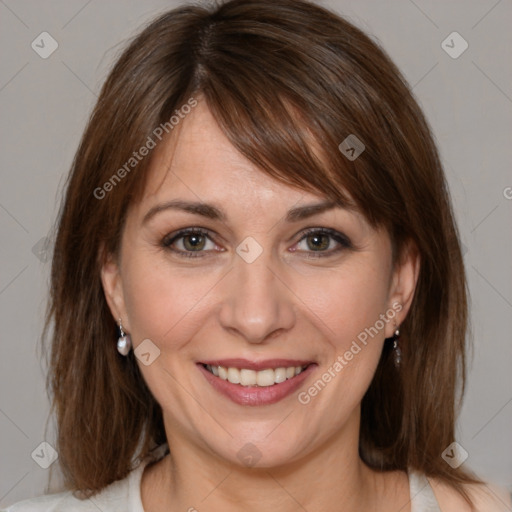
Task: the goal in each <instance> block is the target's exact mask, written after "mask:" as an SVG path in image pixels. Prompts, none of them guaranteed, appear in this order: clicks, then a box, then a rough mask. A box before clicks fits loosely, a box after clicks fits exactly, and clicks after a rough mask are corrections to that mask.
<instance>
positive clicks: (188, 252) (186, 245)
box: [162, 228, 217, 258]
mask: <svg viewBox="0 0 512 512" xmlns="http://www.w3.org/2000/svg"><path fill="white" fill-rule="evenodd" d="M208 242H210V244H211V245H210V247H208ZM174 245H176V247H174ZM162 246H163V247H165V248H166V249H169V250H171V251H173V252H175V253H177V254H178V255H179V256H184V257H186V258H197V257H201V256H202V254H201V253H203V252H205V251H206V250H212V249H215V248H216V247H217V246H216V244H215V243H214V242H213V241H212V239H211V238H210V232H209V231H207V230H205V229H202V228H187V229H182V230H180V231H178V232H177V233H175V234H172V235H169V236H167V237H165V238H164V239H163V240H162ZM194 253H197V254H194Z"/></svg>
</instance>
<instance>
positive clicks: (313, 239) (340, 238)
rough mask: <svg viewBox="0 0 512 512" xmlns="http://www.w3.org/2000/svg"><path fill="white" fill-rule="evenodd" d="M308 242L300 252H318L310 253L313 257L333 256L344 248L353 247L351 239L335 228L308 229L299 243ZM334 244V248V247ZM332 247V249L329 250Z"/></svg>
mask: <svg viewBox="0 0 512 512" xmlns="http://www.w3.org/2000/svg"><path fill="white" fill-rule="evenodd" d="M304 241H305V242H306V244H305V245H306V247H305V249H301V250H300V252H303V251H304V252H306V253H318V254H310V256H311V257H324V256H331V255H333V254H335V253H338V252H340V251H342V250H343V249H349V248H351V247H352V243H351V242H350V240H349V239H348V238H347V237H346V236H345V235H344V234H342V233H339V232H338V231H335V230H333V229H327V228H313V229H310V230H308V231H307V232H306V233H305V234H304V236H303V237H302V238H301V239H300V240H299V242H298V244H300V243H302V242H304ZM333 246H334V248H332V247H333ZM330 247H331V249H330V250H328V249H329V248H330Z"/></svg>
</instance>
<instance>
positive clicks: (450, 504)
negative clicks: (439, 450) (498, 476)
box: [428, 477, 512, 512]
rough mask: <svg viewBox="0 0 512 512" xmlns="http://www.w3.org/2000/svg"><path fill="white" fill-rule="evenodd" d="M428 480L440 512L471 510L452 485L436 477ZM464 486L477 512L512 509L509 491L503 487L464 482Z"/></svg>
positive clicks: (507, 510)
mask: <svg viewBox="0 0 512 512" xmlns="http://www.w3.org/2000/svg"><path fill="white" fill-rule="evenodd" d="M428 481H429V482H430V485H431V487H432V489H433V491H434V494H435V495H436V498H437V501H438V503H439V507H440V509H441V510H442V512H452V511H454V512H455V511H456V512H471V509H470V507H469V505H468V504H467V503H466V501H465V500H464V498H463V497H462V496H461V495H460V494H459V493H458V492H457V491H455V489H453V487H451V486H450V485H448V484H447V483H445V482H443V481H442V480H440V479H438V478H433V477H429V478H428ZM464 488H465V489H466V491H467V492H468V494H469V495H470V497H471V498H472V499H473V503H474V505H475V510H476V511H477V512H509V511H510V510H511V509H512V500H511V495H510V492H509V491H508V490H507V489H506V488H504V487H501V486H498V485H495V484H492V483H486V484H485V485H476V484H466V485H464Z"/></svg>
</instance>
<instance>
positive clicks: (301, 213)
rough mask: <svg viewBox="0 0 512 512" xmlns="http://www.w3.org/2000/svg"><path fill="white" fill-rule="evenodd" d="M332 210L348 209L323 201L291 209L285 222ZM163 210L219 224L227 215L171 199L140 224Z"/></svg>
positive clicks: (339, 204)
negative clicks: (203, 218)
mask: <svg viewBox="0 0 512 512" xmlns="http://www.w3.org/2000/svg"><path fill="white" fill-rule="evenodd" d="M333 208H343V209H350V208H349V207H348V206H347V205H345V204H344V203H342V202H340V201H338V202H336V201H323V202H321V203H314V204H308V205H304V206H298V207H296V208H292V209H291V210H289V211H288V212H287V214H286V217H285V221H286V222H297V221H300V220H303V219H307V218H309V217H312V216H313V215H318V214H320V213H323V212H325V211H327V210H332V209H333ZM165 210H179V211H184V212H188V213H193V214H195V215H201V216H202V217H206V218H208V219H212V220H219V221H221V222H226V221H227V215H226V214H225V213H224V212H223V211H222V210H221V209H220V208H218V207H216V206H214V205H213V204H208V203H202V202H198V201H184V200H182V199H173V200H172V201H167V202H165V203H162V204H159V205H156V206H153V207H152V208H151V209H150V210H149V211H148V212H147V213H146V215H144V218H143V219H142V224H146V223H147V222H149V220H150V219H151V218H153V217H154V216H155V215H157V214H158V213H160V212H162V211H165Z"/></svg>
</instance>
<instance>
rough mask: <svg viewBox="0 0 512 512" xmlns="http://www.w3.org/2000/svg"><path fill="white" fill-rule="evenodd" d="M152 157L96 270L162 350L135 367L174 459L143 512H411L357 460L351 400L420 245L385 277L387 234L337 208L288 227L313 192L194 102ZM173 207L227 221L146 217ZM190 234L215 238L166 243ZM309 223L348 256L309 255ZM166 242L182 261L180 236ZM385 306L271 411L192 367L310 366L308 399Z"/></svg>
mask: <svg viewBox="0 0 512 512" xmlns="http://www.w3.org/2000/svg"><path fill="white" fill-rule="evenodd" d="M155 151H156V153H155V155H154V156H155V158H154V160H153V162H152V167H151V170H150V176H149V180H148V183H147V187H146V190H145V193H144V197H143V199H142V201H141V202H140V203H139V204H136V205H132V206H131V208H130V210H129V213H128V217H127V222H126V224H125V228H124V231H123V235H122V241H121V257H120V260H119V261H116V260H115V259H110V260H109V261H107V262H106V263H105V265H104V267H103V270H102V282H103V286H104V290H105V295H106V298H107V301H108V304H109V306H110V309H111V311H112V315H113V316H114V318H115V319H116V321H117V320H118V319H119V318H121V319H122V323H123V328H124V330H125V332H128V333H130V334H131V337H132V343H133V346H134V347H135V348H136V347H137V346H138V345H139V344H140V343H141V342H142V341H143V340H145V339H147V338H149V339H150V340H151V341H152V342H153V343H154V344H155V345H156V346H158V348H159V350H160V356H159V357H158V358H157V359H155V361H154V362H153V363H152V364H150V365H148V366H145V365H143V364H142V363H141V362H140V361H138V364H139V366H140V369H141V372H142V374H143V376H144V378H145V380H146V382H147V384H148V386H149V388H150V390H151V392H152V393H153V395H154V396H155V398H156V400H157V401H158V402H159V403H160V404H161V406H162V410H163V415H164V423H165V430H166V435H167V439H168V443H169V447H170V452H171V454H170V455H168V456H166V457H165V458H164V459H162V460H161V461H160V462H158V463H156V464H153V465H151V466H149V467H148V468H146V470H145V472H144V475H143V479H142V488H141V493H142V501H143V505H144V508H145V510H146V511H151V512H156V511H160V510H162V511H163V510H166V511H171V512H173V511H178V510H180V511H184V510H189V509H190V508H191V507H195V508H196V509H197V510H201V512H207V511H218V510H223V511H226V512H230V511H235V510H237V511H238V510H241V509H243V510H246V511H256V510H257V511H258V512H259V511H260V510H280V511H283V512H287V511H290V512H291V511H294V512H295V511H296V510H299V509H301V508H300V506H299V505H298V504H301V505H302V507H304V509H306V510H308V511H309V512H317V511H321V510H335V509H337V508H340V507H341V505H342V507H341V508H342V509H343V510H344V511H345V512H351V511H356V510H357V511H360V510H377V509H378V510H379V511H384V512H385V511H387V510H389V511H393V512H396V510H401V511H402V512H407V511H409V510H410V504H409V503H408V502H409V483H408V478H407V475H406V473H404V472H399V471H397V472H389V473H384V474H381V473H377V472H374V471H372V470H371V469H370V468H368V467H367V466H366V465H365V464H364V463H363V461H362V460H361V459H360V458H359V455H358V437H359V424H360V403H361V400H362V398H363V395H364V393H365V391H366V389H367V388H368V386H369V384H370V382H371V379H372V377H373V375H374V372H375V369H376V367H377V363H378V360H379V356H380V354H381V351H382V348H383V344H384V339H385V338H386V337H390V336H392V335H393V332H394V329H395V322H396V324H398V325H400V324H401V323H402V322H403V320H404V319H405V317H406V315H407V312H408V311H409V308H410V304H411V300H412V297H413V293H414V288H415V286H416V282H417V277H418V271H419V265H420V261H419V257H418V254H417V252H416V251H414V250H413V249H412V248H411V250H409V251H408V252H407V253H406V255H405V257H404V259H403V261H402V264H401V265H400V266H397V267H396V268H393V267H392V262H391V245H390V240H389V236H388V235H387V233H386V232H384V231H375V230H373V229H371V227H370V226H369V224H368V223H367V222H366V221H365V219H364V217H362V216H361V215H360V214H359V213H357V212H352V211H348V210H344V209H341V208H335V209H332V210H329V211H326V212H323V213H321V214H318V215H315V216H314V217H311V218H308V219H304V220H301V221H298V222H294V223H287V222H285V220H284V217H285V215H286V212H287V211H288V210H289V209H290V208H293V207H296V206H299V205H306V204H313V203H317V202H320V201H322V200H324V199H325V198H324V197H322V196H321V195H318V194H314V193H311V192H306V191H304V190H299V189H295V188H292V187H289V186H287V185H285V184H282V183H280V182H278V181H276V180H274V179H273V178H271V177H270V176H268V175H266V174H264V173H263V172H262V171H261V170H259V169H258V168H256V167H255V166H254V165H253V164H252V163H251V162H249V161H248V160H247V159H246V158H245V157H243V156H242V155H241V154H240V153H238V152H237V150H236V149H235V148H234V147H233V146H232V145H231V144H230V143H229V141H228V140H227V138H226V137H225V136H224V134H223V133H222V131H221V130H220V128H219V127H218V125H217V124H216V122H215V119H214V118H213V117H212V115H211V113H210V112H209V110H208V108H207V107H206V105H205V103H204V102H203V101H200V102H199V104H198V106H197V107H195V108H194V109H193V111H192V113H190V114H189V115H188V116H187V118H186V119H185V120H184V121H183V122H182V124H181V125H180V131H179V132H178V135H177V136H174V137H173V138H172V139H169V140H168V141H166V142H165V143H162V144H161V146H160V147H158V148H157V149H156V150H155ZM177 198H180V199H185V200H191V201H199V200H201V201H205V202H208V203H213V204H215V205H217V206H218V207H219V208H221V209H222V210H223V211H224V212H225V213H226V216H227V220H226V221H225V222H221V221H218V220H212V219H208V218H205V217H201V216H199V215H195V214H192V213H188V212H183V211H177V210H165V211H162V212H160V213H158V214H156V215H155V216H154V217H152V219H151V220H150V221H149V222H147V223H146V224H143V223H142V219H143V218H144V215H145V214H146V213H147V212H148V211H149V210H150V209H151V208H152V207H153V206H155V205H158V204H161V203H163V202H166V201H169V200H171V199H177ZM188 227H202V228H204V229H207V230H209V231H210V232H211V240H210V239H208V238H206V240H205V242H204V245H203V246H201V247H202V251H203V252H202V253H201V254H202V256H200V257H197V258H186V257H180V256H179V255H178V254H177V253H175V252H172V251H171V250H170V249H169V248H165V247H163V245H162V240H164V239H165V237H166V236H167V235H169V234H173V233H175V232H177V231H178V230H179V229H183V228H188ZM308 227H324V228H331V229H334V230H336V231H338V232H340V233H342V234H344V235H345V236H347V237H348V238H349V239H350V241H351V243H352V247H351V248H343V247H342V249H341V251H339V252H333V250H334V248H336V247H339V244H338V243H337V242H336V240H334V239H333V238H330V237H325V238H322V239H321V242H320V245H322V243H325V244H326V246H327V243H329V245H328V246H327V249H323V250H324V252H323V253H322V254H325V253H328V252H329V251H331V252H330V255H329V256H325V257H317V258H314V256H315V254H319V253H320V252H321V249H318V248H317V247H316V246H315V244H314V240H311V239H312V238H314V237H311V236H310V237H309V243H308V239H307V238H305V239H304V238H303V236H304V233H303V232H304V230H305V228H308ZM248 236H251V237H253V238H254V239H255V240H256V241H257V242H258V243H259V245H260V246H261V247H262V249H263V252H262V253H261V255H260V256H259V257H258V258H257V259H256V260H255V261H254V262H252V263H247V262H246V261H244V259H242V258H241V257H240V256H239V255H238V254H237V253H236V252H235V251H236V248H237V246H238V245H239V244H240V242H241V241H242V240H244V239H245V238H246V237H248ZM301 239H302V240H301ZM186 241H188V242H189V243H188V245H184V243H185V242H186ZM174 247H175V248H176V249H181V250H182V251H185V250H187V248H188V250H189V252H192V250H191V249H190V247H191V244H190V237H189V239H187V240H185V239H183V238H181V239H180V240H177V241H175V242H174ZM322 247H325V246H322ZM294 249H295V250H294ZM194 254H197V252H196V253H194ZM308 256H310V257H309V258H308ZM394 303H395V304H396V303H398V304H400V305H401V310H400V311H399V312H397V311H395V315H394V318H393V319H392V320H389V321H388V322H386V323H385V326H384V328H383V329H381V330H380V331H379V333H378V335H375V336H374V337H373V338H369V342H368V344H367V345H366V346H364V347H363V348H362V350H361V351H360V352H359V353H358V354H357V355H355V356H354V358H353V359H352V360H351V361H350V362H349V363H348V364H347V365H346V366H345V367H344V368H343V370H341V371H340V372H339V373H338V374H337V376H336V377H335V378H334V379H332V380H331V381H330V382H329V383H328V384H327V385H326V386H325V387H324V389H322V390H321V392H319V393H318V395H317V396H315V397H314V398H313V399H312V400H311V401H310V403H308V404H307V405H302V404H301V403H299V402H298V400H297V393H293V394H291V395H289V396H288V397H286V398H284V399H283V400H281V401H279V402H278V403H276V404H273V405H265V406H257V407H250V406H241V405H238V404H235V403H233V402H232V401H231V400H229V399H228V398H226V397H224V396H223V395H221V394H219V393H218V392H217V391H216V390H214V389H213V388H212V387H211V385H210V384H209V383H208V382H207V381H206V379H205V378H204V377H203V375H202V374H201V373H200V372H199V370H198V369H197V367H196V362H197V361H201V360H207V359H214V358H227V357H242V358H247V359H252V360H262V359H271V358H295V359H305V360H312V361H315V362H316V363H317V364H318V367H317V368H316V369H315V371H314V372H313V374H311V375H310V376H309V378H308V380H306V382H305V383H304V384H303V385H302V387H301V389H300V390H299V391H303V390H307V388H308V387H309V386H311V384H312V383H313V382H315V381H316V380H317V379H318V378H319V377H320V375H321V374H322V373H324V372H325V371H326V370H327V369H328V368H329V367H331V366H332V365H333V363H334V362H335V361H336V359H337V357H338V356H339V355H342V354H344V353H345V352H346V351H347V350H348V349H349V348H350V346H351V344H352V341H353V340H355V339H356V338H357V335H358V334H359V333H360V332H362V331H364V329H365V328H368V327H370V326H374V325H375V323H376V321H377V320H378V319H379V318H380V315H382V314H386V312H387V311H389V310H393V304H394ZM395 307H396V306H395ZM246 443H253V444H254V445H255V446H256V447H257V448H258V450H259V452H260V453H261V459H260V460H259V461H258V463H257V464H256V466H254V467H246V466H245V465H244V464H243V463H242V462H241V461H240V460H239V458H238V457H237V453H238V451H239V450H240V449H241V448H242V447H243V446H244V445H245V444H246ZM312 483H313V485H311V484H312ZM202 500H204V501H202ZM301 510H302V509H301Z"/></svg>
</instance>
